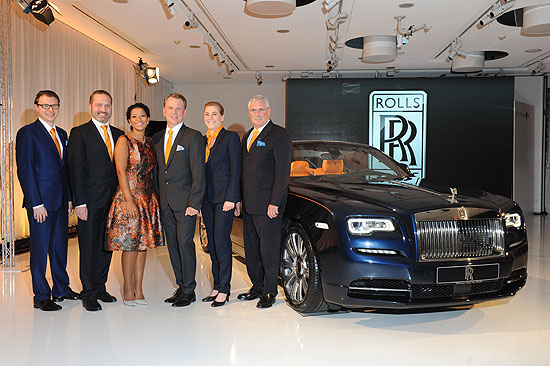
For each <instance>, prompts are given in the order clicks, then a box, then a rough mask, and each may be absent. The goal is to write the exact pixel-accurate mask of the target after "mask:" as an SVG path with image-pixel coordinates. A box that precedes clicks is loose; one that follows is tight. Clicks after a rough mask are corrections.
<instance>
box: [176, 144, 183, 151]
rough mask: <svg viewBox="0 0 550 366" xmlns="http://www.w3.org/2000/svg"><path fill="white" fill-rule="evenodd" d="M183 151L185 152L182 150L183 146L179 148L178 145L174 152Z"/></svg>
mask: <svg viewBox="0 0 550 366" xmlns="http://www.w3.org/2000/svg"><path fill="white" fill-rule="evenodd" d="M183 150H185V148H184V147H183V146H181V145H178V146H177V147H176V151H183Z"/></svg>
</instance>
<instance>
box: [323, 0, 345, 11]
mask: <svg viewBox="0 0 550 366" xmlns="http://www.w3.org/2000/svg"><path fill="white" fill-rule="evenodd" d="M341 3H342V0H325V1H323V8H324V9H325V11H326V12H327V13H328V12H329V11H331V10H332V9H333V8H334V7H335V6H336V5H338V4H341Z"/></svg>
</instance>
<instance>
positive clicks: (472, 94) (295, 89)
mask: <svg viewBox="0 0 550 366" xmlns="http://www.w3.org/2000/svg"><path fill="white" fill-rule="evenodd" d="M375 90H376V91H380V90H392V91H394V90H423V91H425V92H426V93H427V110H428V113H427V124H426V171H425V177H426V178H427V179H429V180H431V181H434V182H437V183H446V184H450V185H452V186H458V187H460V186H468V187H475V188H480V189H483V190H486V191H489V192H492V193H496V194H500V195H503V196H506V197H511V196H512V174H513V166H512V164H513V160H512V159H513V154H512V153H513V134H514V130H513V128H514V126H513V121H514V79H513V78H454V79H424V78H419V79H329V80H322V79H320V80H319V79H317V80H293V79H291V80H288V82H287V106H286V111H287V112H286V113H287V116H286V126H287V128H288V130H289V132H290V134H291V136H292V138H293V139H294V140H304V139H320V140H341V141H353V142H361V143H366V144H368V142H369V125H368V122H369V113H370V111H369V95H370V93H371V92H372V91H375Z"/></svg>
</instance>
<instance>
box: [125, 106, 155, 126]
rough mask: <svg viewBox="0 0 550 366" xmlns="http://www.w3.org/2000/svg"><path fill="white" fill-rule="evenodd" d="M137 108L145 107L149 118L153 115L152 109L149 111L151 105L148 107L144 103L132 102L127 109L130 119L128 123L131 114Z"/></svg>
mask: <svg viewBox="0 0 550 366" xmlns="http://www.w3.org/2000/svg"><path fill="white" fill-rule="evenodd" d="M136 108H141V109H143V111H144V112H145V114H146V115H147V118H150V117H151V111H149V107H147V106H146V105H145V104H143V103H139V102H138V103H135V104H132V105H131V106H129V107H128V109H127V110H126V120H127V121H128V123H130V116H131V115H132V111H133V110H134V109H136Z"/></svg>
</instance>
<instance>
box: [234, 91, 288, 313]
mask: <svg viewBox="0 0 550 366" xmlns="http://www.w3.org/2000/svg"><path fill="white" fill-rule="evenodd" d="M248 114H249V116H250V120H251V121H252V125H253V126H254V128H252V129H250V130H249V131H248V132H247V133H246V134H245V135H244V136H243V139H242V149H243V150H242V152H243V154H242V155H243V165H242V179H241V185H242V195H241V196H242V207H241V208H240V210H241V211H242V214H243V231H244V250H245V255H246V269H247V272H248V276H249V277H250V280H251V281H252V288H250V290H249V291H248V292H245V293H242V294H240V295H239V296H238V297H237V298H238V299H240V300H254V299H256V298H258V297H260V300H259V301H258V304H257V305H256V306H257V307H259V308H269V307H271V306H272V305H273V304H274V303H275V298H276V296H277V275H278V273H279V262H280V248H281V230H282V223H283V212H284V209H285V205H286V198H287V194H288V177H289V174H290V162H291V159H292V142H291V140H290V135H289V134H288V132H287V130H286V129H284V128H283V127H280V126H277V125H275V124H273V122H271V120H270V115H271V109H270V106H269V101H268V100H267V98H266V97H264V96H262V95H257V96H255V97H253V98H252V99H251V100H250V102H248Z"/></svg>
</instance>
